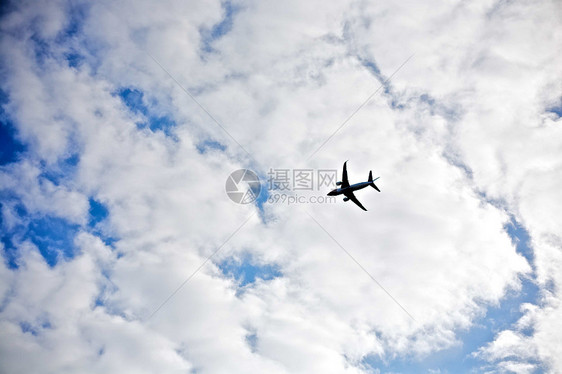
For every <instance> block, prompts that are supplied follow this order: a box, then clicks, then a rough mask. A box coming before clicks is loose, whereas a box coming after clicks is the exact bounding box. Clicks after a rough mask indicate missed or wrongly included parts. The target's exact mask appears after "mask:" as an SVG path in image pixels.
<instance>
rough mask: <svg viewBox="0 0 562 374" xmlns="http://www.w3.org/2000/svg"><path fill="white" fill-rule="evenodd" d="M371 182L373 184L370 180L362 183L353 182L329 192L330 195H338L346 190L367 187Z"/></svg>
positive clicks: (351, 190) (350, 190)
mask: <svg viewBox="0 0 562 374" xmlns="http://www.w3.org/2000/svg"><path fill="white" fill-rule="evenodd" d="M370 184H371V183H370V182H361V183H355V184H352V185H351V186H349V187H345V188H336V189H335V190H332V191H330V192H329V193H328V196H338V195H341V194H344V193H346V192H353V191H358V190H362V189H363V188H365V187H367V186H368V185H370Z"/></svg>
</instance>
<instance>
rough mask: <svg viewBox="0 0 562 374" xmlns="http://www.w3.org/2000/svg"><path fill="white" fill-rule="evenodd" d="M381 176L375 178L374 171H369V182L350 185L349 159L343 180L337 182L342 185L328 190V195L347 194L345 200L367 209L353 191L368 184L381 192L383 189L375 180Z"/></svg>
mask: <svg viewBox="0 0 562 374" xmlns="http://www.w3.org/2000/svg"><path fill="white" fill-rule="evenodd" d="M379 178H380V177H377V178H375V179H373V172H372V171H369V180H368V181H367V182H360V183H356V184H352V185H351V186H350V185H349V181H348V179H347V161H346V162H344V163H343V174H342V180H341V182H337V183H336V186H340V187H339V188H336V189H335V190H332V191H330V192H328V196H337V195H342V194H343V195H344V196H345V197H344V198H343V201H348V200H351V201H353V202H354V203H355V204H357V206H359V208H361V209H363V210H365V211H366V210H367V209H365V207H364V206H363V205H361V203H360V202H359V200H357V198H356V197H355V195H354V194H353V191H357V190H361V189H363V188H365V187H367V186H371V187H373V188H374V189H375V190H377V191H379V192H381V190H379V188H378V187H377V186H375V181H376V180H377V179H379Z"/></svg>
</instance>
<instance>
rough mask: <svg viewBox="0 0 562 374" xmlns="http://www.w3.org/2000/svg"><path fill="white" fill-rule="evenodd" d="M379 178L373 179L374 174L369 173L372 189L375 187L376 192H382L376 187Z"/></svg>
mask: <svg viewBox="0 0 562 374" xmlns="http://www.w3.org/2000/svg"><path fill="white" fill-rule="evenodd" d="M379 178H380V177H376V178H375V179H373V172H372V171H369V183H371V187H373V188H374V189H375V190H377V191H379V192H381V190H379V188H378V187H377V186H376V185H375V181H376V180H377V179H379Z"/></svg>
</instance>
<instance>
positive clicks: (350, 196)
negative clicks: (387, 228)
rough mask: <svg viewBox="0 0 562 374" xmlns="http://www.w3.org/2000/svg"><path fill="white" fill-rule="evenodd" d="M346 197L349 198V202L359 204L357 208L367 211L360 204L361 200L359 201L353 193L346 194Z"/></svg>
mask: <svg viewBox="0 0 562 374" xmlns="http://www.w3.org/2000/svg"><path fill="white" fill-rule="evenodd" d="M344 195H345V197H347V198H348V199H349V200H351V201H353V202H354V203H355V204H357V206H358V207H359V208H361V209H363V210H364V211H367V209H365V207H364V206H363V205H361V203H360V202H359V200H357V198H356V197H355V195H354V194H353V192H345V193H344Z"/></svg>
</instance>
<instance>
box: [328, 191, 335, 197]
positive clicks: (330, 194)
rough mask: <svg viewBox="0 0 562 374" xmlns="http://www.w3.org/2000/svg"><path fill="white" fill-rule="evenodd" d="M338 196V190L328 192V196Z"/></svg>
mask: <svg viewBox="0 0 562 374" xmlns="http://www.w3.org/2000/svg"><path fill="white" fill-rule="evenodd" d="M335 194H336V190H332V191H330V192H328V196H334V195H335Z"/></svg>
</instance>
